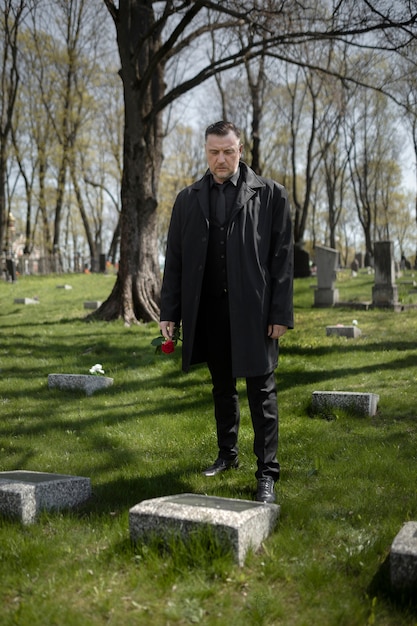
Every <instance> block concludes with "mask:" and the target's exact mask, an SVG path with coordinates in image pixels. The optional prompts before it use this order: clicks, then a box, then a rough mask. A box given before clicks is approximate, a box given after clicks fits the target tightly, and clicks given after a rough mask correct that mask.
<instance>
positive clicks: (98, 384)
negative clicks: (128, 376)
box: [48, 374, 113, 396]
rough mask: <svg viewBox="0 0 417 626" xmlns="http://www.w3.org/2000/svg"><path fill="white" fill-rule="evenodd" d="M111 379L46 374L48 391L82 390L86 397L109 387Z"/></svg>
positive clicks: (88, 375) (106, 377) (85, 375)
mask: <svg viewBox="0 0 417 626" xmlns="http://www.w3.org/2000/svg"><path fill="white" fill-rule="evenodd" d="M112 384H113V378H109V377H108V376H94V375H90V374H48V387H49V389H54V388H57V389H64V390H70V391H72V390H80V389H81V390H82V391H85V393H86V395H87V396H91V395H92V394H93V393H94V392H95V391H98V390H100V389H105V388H106V387H111V385H112Z"/></svg>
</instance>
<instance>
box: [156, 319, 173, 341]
mask: <svg viewBox="0 0 417 626" xmlns="http://www.w3.org/2000/svg"><path fill="white" fill-rule="evenodd" d="M159 328H160V329H161V333H162V336H163V337H165V339H166V340H167V341H168V340H169V339H172V338H173V336H174V328H175V322H159Z"/></svg>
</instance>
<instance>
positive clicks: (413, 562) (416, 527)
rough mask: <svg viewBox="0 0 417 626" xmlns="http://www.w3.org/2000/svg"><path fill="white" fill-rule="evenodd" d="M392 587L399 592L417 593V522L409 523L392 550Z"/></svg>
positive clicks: (393, 544) (397, 538) (395, 541)
mask: <svg viewBox="0 0 417 626" xmlns="http://www.w3.org/2000/svg"><path fill="white" fill-rule="evenodd" d="M389 564H390V578H391V585H392V586H393V587H394V588H395V589H398V590H403V591H407V592H409V591H417V522H407V523H406V524H404V526H403V527H402V528H401V530H400V532H399V533H398V535H397V536H396V537H395V539H394V541H393V542H392V545H391V550H390V558H389Z"/></svg>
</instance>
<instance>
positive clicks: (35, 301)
mask: <svg viewBox="0 0 417 626" xmlns="http://www.w3.org/2000/svg"><path fill="white" fill-rule="evenodd" d="M14 303H15V304H39V300H38V299H37V298H15V299H14Z"/></svg>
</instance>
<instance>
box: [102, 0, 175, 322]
mask: <svg viewBox="0 0 417 626" xmlns="http://www.w3.org/2000/svg"><path fill="white" fill-rule="evenodd" d="M153 20H154V16H153V11H152V10H151V8H149V7H147V6H146V3H142V2H134V1H133V2H132V1H130V2H127V1H125V2H120V8H119V10H118V11H117V17H116V19H115V24H116V29H117V42H118V46H119V52H120V60H121V64H122V69H121V77H122V81H123V90H124V100H125V124H124V129H125V130H124V146H123V178H122V190H121V200H122V208H121V215H120V242H121V243H120V263H119V271H118V274H117V279H116V283H115V285H114V287H113V290H112V292H111V294H110V296H109V297H108V299H107V300H106V301H105V302H104V303H103V304H102V306H101V307H100V308H99V309H98V310H97V311H96V312H95V313H94V314H93V316H94V317H95V318H99V319H104V320H112V319H117V318H119V317H122V318H123V319H124V322H125V324H126V325H130V324H134V323H138V322H139V321H144V322H149V321H157V320H158V319H159V298H160V287H161V284H160V283H161V276H160V274H161V272H160V268H159V262H158V237H157V219H156V209H157V192H158V181H159V176H160V170H161V165H162V137H163V135H162V113H153V108H154V107H153V105H154V103H155V102H158V101H159V100H161V98H162V96H163V94H164V90H165V83H164V67H163V64H162V62H159V63H155V67H154V68H153V71H152V73H151V75H150V73H149V66H150V63H151V62H152V60H153V59H154V58H155V56H156V53H157V51H158V49H159V47H160V40H159V35H157V34H154V35H153V37H149V36H147V37H145V35H149V33H150V32H152V26H153Z"/></svg>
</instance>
